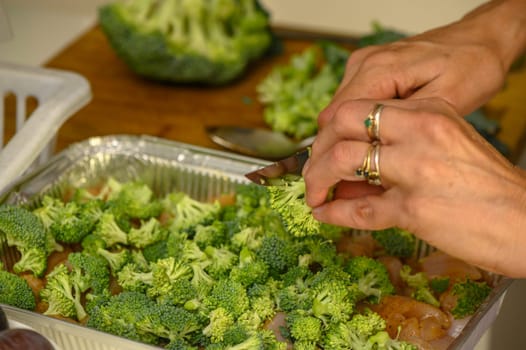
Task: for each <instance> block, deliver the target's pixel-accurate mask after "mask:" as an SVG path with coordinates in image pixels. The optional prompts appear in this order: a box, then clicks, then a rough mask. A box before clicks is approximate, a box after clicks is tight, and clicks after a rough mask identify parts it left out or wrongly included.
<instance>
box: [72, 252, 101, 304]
mask: <svg viewBox="0 0 526 350" xmlns="http://www.w3.org/2000/svg"><path fill="white" fill-rule="evenodd" d="M67 261H68V264H69V267H70V269H71V276H72V279H73V281H75V283H77V285H78V286H79V290H80V291H81V292H86V291H88V290H89V291H90V292H91V293H93V294H103V293H104V292H106V291H109V288H110V270H109V269H108V264H107V263H106V261H105V260H104V259H103V258H102V257H100V256H96V255H90V254H87V253H83V252H73V253H69V255H68V260H67Z"/></svg>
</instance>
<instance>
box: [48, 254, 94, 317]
mask: <svg viewBox="0 0 526 350" xmlns="http://www.w3.org/2000/svg"><path fill="white" fill-rule="evenodd" d="M46 280H47V282H46V285H45V286H44V288H43V289H42V290H40V297H41V298H42V300H43V301H45V302H46V303H47V304H48V308H47V310H46V311H45V312H44V314H45V315H60V316H64V317H69V318H72V319H76V320H79V321H81V320H83V319H84V318H85V317H86V316H87V313H86V311H85V309H84V306H83V305H82V302H81V297H82V287H83V284H82V282H81V281H79V279H78V276H77V275H75V274H70V272H69V270H68V268H67V267H66V265H64V264H59V265H57V266H55V268H54V269H53V270H52V271H51V272H50V273H48V274H47V276H46Z"/></svg>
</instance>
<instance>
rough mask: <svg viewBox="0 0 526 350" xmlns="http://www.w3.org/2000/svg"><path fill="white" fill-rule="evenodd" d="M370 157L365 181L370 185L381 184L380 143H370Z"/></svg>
mask: <svg viewBox="0 0 526 350" xmlns="http://www.w3.org/2000/svg"><path fill="white" fill-rule="evenodd" d="M372 159H373V161H372V162H370V167H371V168H370V170H369V174H368V177H367V182H368V183H369V184H370V185H375V186H382V179H380V144H379V143H374V144H373V145H372Z"/></svg>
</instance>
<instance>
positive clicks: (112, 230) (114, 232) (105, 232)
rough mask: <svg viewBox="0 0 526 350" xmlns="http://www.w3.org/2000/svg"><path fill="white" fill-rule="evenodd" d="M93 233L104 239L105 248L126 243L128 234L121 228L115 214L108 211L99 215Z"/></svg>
mask: <svg viewBox="0 0 526 350" xmlns="http://www.w3.org/2000/svg"><path fill="white" fill-rule="evenodd" d="M93 233H94V234H95V235H97V236H99V237H100V238H102V239H103V240H104V242H105V243H106V247H107V248H110V247H113V246H114V245H116V244H127V243H128V234H127V233H126V232H125V231H123V230H122V229H121V227H120V226H119V224H118V223H117V221H116V219H115V215H114V214H113V213H111V212H109V211H105V212H104V213H103V214H102V215H101V217H100V219H99V222H98V223H97V225H96V227H95V230H94V232H93Z"/></svg>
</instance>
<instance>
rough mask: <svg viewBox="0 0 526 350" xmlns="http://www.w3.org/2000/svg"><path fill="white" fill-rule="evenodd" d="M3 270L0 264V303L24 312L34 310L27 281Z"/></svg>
mask: <svg viewBox="0 0 526 350" xmlns="http://www.w3.org/2000/svg"><path fill="white" fill-rule="evenodd" d="M3 268H4V267H3V264H2V263H0V303H2V304H7V305H11V306H15V307H18V308H21V309H25V310H31V311H32V310H34V309H35V307H36V300H35V295H34V294H33V290H32V289H31V287H30V286H29V284H28V283H27V281H26V280H25V279H24V278H22V277H20V276H18V275H16V274H13V273H10V272H8V271H6V270H4V269H3Z"/></svg>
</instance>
